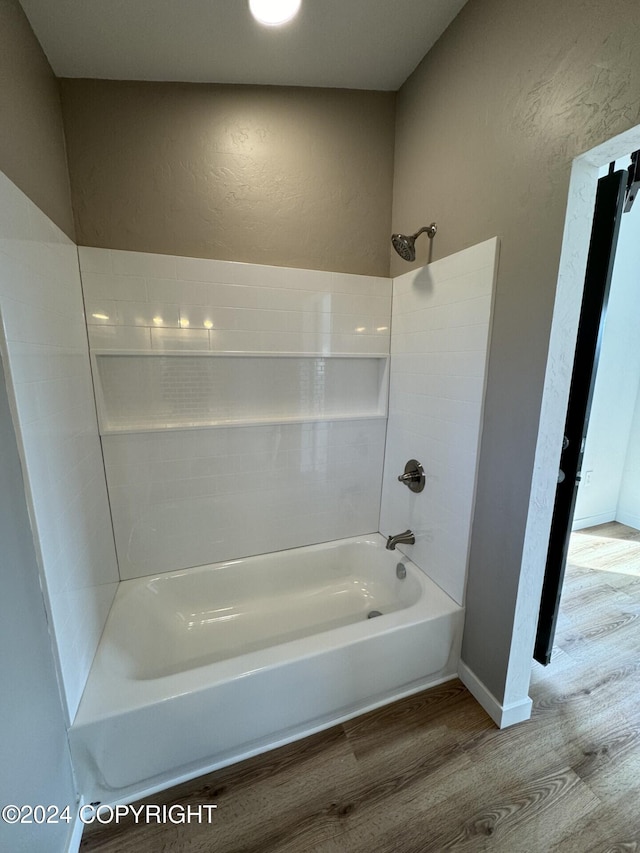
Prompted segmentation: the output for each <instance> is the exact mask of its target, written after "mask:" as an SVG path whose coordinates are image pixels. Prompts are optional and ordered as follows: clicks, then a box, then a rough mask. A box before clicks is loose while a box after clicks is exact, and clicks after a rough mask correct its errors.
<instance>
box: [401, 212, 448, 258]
mask: <svg viewBox="0 0 640 853" xmlns="http://www.w3.org/2000/svg"><path fill="white" fill-rule="evenodd" d="M437 230H438V226H437V225H436V223H435V222H432V223H431V225H425V227H424V228H421V229H420V230H419V231H416V233H415V234H411V235H410V236H409V237H407V235H406V234H392V235H391V242H392V243H393V248H394V249H395V250H396V252H397V253H398V254H399V255H400V257H401V258H403V259H404V260H405V261H415V259H416V237H418V236H419V235H420V234H422V232H423V231H426V232H427V236H428V237H429V238H430V239H431V237H433V235H434V234H435V233H436V231H437Z"/></svg>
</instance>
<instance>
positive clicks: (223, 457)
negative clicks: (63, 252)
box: [79, 247, 391, 579]
mask: <svg viewBox="0 0 640 853" xmlns="http://www.w3.org/2000/svg"><path fill="white" fill-rule="evenodd" d="M79 257H80V266H81V271H82V282H83V288H84V292H85V304H86V314H87V323H88V329H89V339H90V345H91V348H92V350H93V351H94V352H97V353H99V352H101V351H102V352H106V351H108V352H111V353H115V352H123V353H124V352H131V351H134V352H136V353H141V354H144V353H147V354H151V355H152V354H154V353H156V354H158V355H159V354H162V353H167V352H173V353H182V354H183V355H182V359H183V361H182V363H181V364H182V365H183V366H184V368H185V371H184V372H185V374H186V373H189V372H190V371H192V370H194V371H195V369H196V368H197V366H198V365H197V362H194V361H193V359H188V358H186V357H185V354H187V353H194V352H195V353H199V354H201V355H202V354H204V353H207V352H209V353H222V352H224V353H229V352H241V353H246V352H250V353H261V354H268V353H275V354H280V353H282V352H286V353H290V354H294V355H295V354H303V353H304V354H308V353H315V354H319V355H324V356H327V359H326V360H325V362H328V361H329V358H328V357H330V356H331V355H335V354H338V353H339V354H342V355H345V354H346V355H354V356H361V355H363V354H372V355H378V356H386V355H387V354H388V352H389V340H390V313H391V281H390V280H389V279H385V278H376V277H372V276H359V275H350V274H342V273H331V272H322V271H316V270H302V269H290V268H282V267H268V266H260V265H254V264H241V263H233V262H227V261H215V260H206V259H197V258H182V257H173V256H168V255H153V254H143V253H137V252H123V251H114V250H108V249H92V248H86V247H80V249H79ZM239 357H240V356H239ZM239 357H238V358H239ZM103 358H104V357H103ZM178 358H179V357H177V356H176V357H174V362H176V364H177V363H178ZM226 358H227V357H226V356H225V359H226ZM275 361H277V359H273V362H275ZM312 362H313V363H312V364H311V362H310V363H309V364H307V365H306V369H305V370H302V369H300V370H299V372H298V376H297V379H296V381H295V383H294V382H292V381H291V376H295V375H296V374H295V370H292V369H291V364H289V360H287V363H286V364H285V362H282V364H281V370H278V367H277V365H275V366H273V380H272V381H273V382H274V383H276V382H278V381H279V380H278V376H279V374H280V373H282V374H286V375H287V376H288V377H289V380H288V385H287V387H288V388H289V389H290V393H289V396H291V393H293V395H294V396H295V395H307V396H308V395H309V394H310V393H316V388H315V387H313V388H311V387H308V386H307V384H306V383H307V382H308V381H311V382H312V385H313V384H314V382H313V380H314V376H313V372H314V370H315V371H320V372H322V371H323V370H324V369H325V367H326V363H325V364H323V361H322V359H321V358H320V359H316V360H315V361H314V360H312ZM301 363H302V362H301ZM207 367H208V366H207ZM285 367H286V368H287V369H286V370H285V369H284V368H285ZM199 372H200V374H201V376H202V378H203V381H204V379H205V377H204V374H205V373H211V371H209V370H205V369H204V366H203V369H202V370H201V371H199ZM316 378H317V377H316ZM385 383H386V379H385ZM303 385H304V387H303ZM103 390H107V391H109V392H110V393H111V394H112V395H113V387H112V386H111V387H110V388H107V389H103ZM242 390H243V389H240V391H241V392H242ZM275 390H276V389H275V387H274V391H275ZM277 390H278V393H277V394H275V393H274V394H273V397H274V399H281V400H282V401H284V402H286V398H287V396H288V395H287V391H286V389H285V388H284V387H282V388H278V389H277ZM385 390H386V389H385ZM245 391H246V389H245ZM98 393H100V390H99V392H98ZM226 393H227V394H228V395H231V398H232V397H233V392H232V391H229V390H228V389H227V392H226ZM317 393H319V394H320V396H323V389H322V384H321V383H318V386H317ZM348 393H349V392H348V387H347V386H346V385H345V386H344V387H342V388H338V394H343V395H348ZM194 394H195V395H196V396H197V389H196V388H195V387H194ZM220 394H221V395H222V390H221V391H220ZM351 396H354V395H351ZM355 396H357V395H355ZM385 397H386V394H385ZM112 400H113V402H114V403H115V408H116V409H117V408H118V403H119V401H118V400H117V399H114V398H113V396H112ZM229 402H230V403H231V404H233V399H231V400H229V399H227V398H225V399H222V396H220V398H219V408H220V410H221V412H223V414H224V412H226V411H227V408H228V405H229ZM241 402H242V405H243V406H245V405H246V401H245V400H242V401H241ZM385 402H386V400H385ZM350 403H351V400H349V399H348V398H347V397H346V396H345V413H346V415H347V416H349V412H351V413H352V412H353V409H349V406H348V405H347V404H350ZM375 404H376V405H375V408H376V409H377V408H378V401H377V399H376V400H375ZM278 414H279V413H278V412H277V411H276V412H271V414H270V418H269V420H272V421H274V422H273V423H268V424H264V425H255V424H251V423H249V422H247V423H246V424H242V425H233V426H219V427H216V428H206V427H205V428H201V429H186V430H182V429H174V430H165V429H155V430H154V429H150V430H148V431H138V432H135V433H127V432H126V431H124V432H120V433H117V434H116V433H112V434H109V433H108V431H105V434H103V436H102V443H103V450H104V458H105V467H106V472H107V481H108V484H109V494H110V500H111V510H112V516H113V523H114V530H115V537H116V545H117V550H118V559H119V565H120V575H121V577H122V578H123V579H124V578H131V577H138V576H141V575H147V574H151V573H154V572H159V571H169V570H175V569H180V568H186V567H188V566H193V565H201V564H203V563H210V562H217V561H220V560H227V559H234V558H238V557H242V556H247V555H250V554H259V553H263V552H267V551H278V550H284V549H286V548H292V547H296V546H301V545H307V544H311V543H315V542H322V541H327V540H332V539H340V538H343V537H346V536H354V535H358V534H360V533H369V532H371V531H374V530H377V528H378V519H379V510H380V489H381V482H382V460H383V457H384V440H385V429H386V418H385V414H386V405H385V406H384V407H383V408H382V409H381V410H380V411H379V412H378V415H379V417H377V418H376V417H375V416H373V417H369V418H357V417H349V418H348V419H347V420H336V419H334V420H332V419H331V418H332V417H334V418H340V417H342V416H343V415H342V414H341V412H340V407H339V406H336V405H335V400H334V401H333V403H332V410H331V415H330V416H328V417H327V418H326V419H319V420H317V421H313V420H311V421H309V422H306V423H304V422H302V423H287V420H289V414H288V412H287V411H286V410H285V409H284V408H283V410H282V412H281V420H282V422H280V423H278V419H279V418H278ZM135 426H136V424H132V428H135ZM174 426H175V424H174ZM119 428H120V429H121V428H122V423H120V424H119ZM167 532H169V535H167Z"/></svg>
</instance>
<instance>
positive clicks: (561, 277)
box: [503, 125, 640, 705]
mask: <svg viewBox="0 0 640 853" xmlns="http://www.w3.org/2000/svg"><path fill="white" fill-rule="evenodd" d="M638 148H640V125H639V126H637V127H634V128H632V129H630V130H628V131H625V132H624V133H622V134H619V135H618V136H616V137H613V138H612V139H609V140H607V141H606V142H604V143H602V144H601V145H598V146H597V147H596V148H593V149H591V150H590V151H588V152H586V153H585V154H583V155H581V156H580V157H578V158H576V159H575V160H574V162H573V164H572V169H571V179H570V184H569V192H568V199H567V214H566V217H565V225H564V231H563V243H562V252H561V257H560V267H559V274H558V284H557V288H556V297H555V303H554V313H553V320H552V325H551V334H550V338H549V346H548V357H547V369H546V373H545V387H544V393H543V398H542V405H541V409H540V418H539V421H538V438H537V442H536V453H535V462H534V470H533V475H532V479H531V485H530V489H529V506H528V510H527V522H526V530H525V537H524V543H523V551H522V559H521V563H520V572H519V581H518V598H517V602H516V610H515V614H514V622H513V629H512V640H511V646H510V650H509V667H508V672H507V679H506V684H505V691H504V699H503V703H504V704H505V705H512V704H516V703H522V702H523V697H526V696H528V691H529V682H530V679H531V656H532V650H533V646H534V640H535V634H536V626H537V624H538V613H539V607H540V594H541V590H542V581H543V576H544V568H545V558H546V554H547V549H548V543H549V530H550V527H551V516H552V511H553V501H554V496H555V490H556V484H557V477H558V468H559V462H560V449H561V445H562V436H563V428H564V422H565V414H566V409H567V400H568V395H569V385H570V380H571V367H572V364H573V353H574V350H575V342H576V335H577V329H578V320H579V313H580V304H581V300H582V291H583V287H584V276H585V270H586V263H587V253H588V247H589V237H590V233H591V224H592V221H593V212H594V206H595V195H596V186H597V181H598V176H599V170H600V169H601V167H603V166H607V165H608V164H609V163H611V162H612V161H616V160H618V159H620V158H622V157H625V156H626V155H627V154H628V152H629V151H635V150H637V149H638Z"/></svg>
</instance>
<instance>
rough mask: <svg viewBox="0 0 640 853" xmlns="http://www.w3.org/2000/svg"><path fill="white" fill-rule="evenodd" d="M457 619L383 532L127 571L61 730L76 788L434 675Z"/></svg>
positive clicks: (326, 722)
mask: <svg viewBox="0 0 640 853" xmlns="http://www.w3.org/2000/svg"><path fill="white" fill-rule="evenodd" d="M399 562H401V563H402V564H403V565H404V566H405V568H406V578H405V579H404V580H400V579H398V578H397V577H396V566H397V564H398V563H399ZM373 610H377V611H380V612H381V613H382V615H381V616H377V617H375V618H367V616H368V614H369V613H370V612H371V611H373ZM462 619H463V611H462V608H460V607H458V605H456V604H455V603H454V602H453V601H452V600H451V599H450V598H449V597H448V596H447V595H446V594H445V593H444V592H443V591H442V590H441V589H440V588H439V587H438V586H436V585H435V584H434V583H433V582H432V581H431V580H430V579H429V578H428V577H427V576H426V575H425V574H424V573H423V572H421V571H420V570H419V569H418V568H417V567H416V566H414V564H413V563H412V562H411V561H410V560H408V559H407V558H406V557H404V556H403V555H402V554H401V553H400V552H398V551H387V550H385V547H384V539H383V538H382V536H380V535H379V534H372V535H370V536H366V537H359V538H355V539H344V540H340V541H338V542H330V543H327V544H324V545H315V546H311V547H309V548H296V549H293V550H291V551H284V552H279V553H276V554H268V555H264V556H260V557H250V558H248V559H244V560H236V561H233V562H228V563H220V564H217V565H213V566H205V567H199V568H195V569H187V570H185V571H180V572H171V573H167V574H163V575H158V576H156V577H146V578H140V579H136V580H129V581H124V582H123V583H121V584H120V587H119V589H118V592H117V595H116V598H115V601H114V604H113V607H112V610H111V613H110V615H109V619H108V620H107V624H106V627H105V630H104V634H103V636H102V639H101V641H100V646H99V648H98V652H97V654H96V658H95V660H94V663H93V667H92V669H91V673H90V675H89V679H88V682H87V686H86V689H85V692H84V695H83V698H82V702H81V704H80V707H79V709H78V713H77V716H76V719H75V721H74V723H73V726H72V727H71V730H70V743H71V749H72V753H73V757H74V765H75V769H76V773H77V775H78V782H79V785H80V791H81V793H82V795H83V796H84V798H85V801H87V802H93V801H96V800H99V801H101V802H104V803H110V804H114V803H117V802H125V801H130V800H132V799H135V798H137V797H142V796H144V795H146V794H149V793H152V792H154V791H157V790H160V789H162V788H164V787H167V786H168V785H171V784H174V783H176V782H178V781H182V780H184V779H188V778H191V777H194V776H197V775H199V774H201V773H204V772H208V771H209V770H212V769H214V768H216V767H222V766H224V765H226V764H231V763H233V762H234V761H238V760H240V759H242V758H246V757H248V756H250V755H254V754H256V753H258V752H262V751H264V750H266V749H269V748H272V747H274V746H279V745H281V744H283V743H287V742H289V741H291V740H294V739H296V738H299V737H304V736H306V735H308V734H311V733H312V732H315V731H318V730H320V729H323V728H327V727H328V726H331V725H333V724H335V723H338V722H340V721H343V720H345V719H348V718H349V717H353V716H355V715H357V714H359V713H362V712H363V711H366V710H369V709H372V708H375V707H378V706H379V705H382V704H385V703H387V702H390V701H393V700H394V699H397V698H400V697H401V696H406V695H408V694H410V693H412V692H416V691H418V690H422V689H424V688H425V687H428V686H431V685H434V684H437V683H440V682H442V681H444V680H446V679H448V678H451V677H453V676H454V675H455V674H456V671H457V664H458V657H459V648H460V640H461V635H462Z"/></svg>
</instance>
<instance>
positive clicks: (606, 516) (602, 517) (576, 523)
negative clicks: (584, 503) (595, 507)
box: [571, 512, 626, 530]
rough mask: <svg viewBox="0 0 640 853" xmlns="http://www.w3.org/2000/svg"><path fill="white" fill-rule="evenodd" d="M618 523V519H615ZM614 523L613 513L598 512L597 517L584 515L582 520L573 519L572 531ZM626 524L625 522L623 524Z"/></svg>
mask: <svg viewBox="0 0 640 853" xmlns="http://www.w3.org/2000/svg"><path fill="white" fill-rule="evenodd" d="M617 520H618V521H619V520H620V519H617ZM608 521H616V514H615V512H600V513H598V515H585V516H584V518H574V519H573V525H572V527H571V529H572V530H584V528H585V527H595V526H596V524H606V523H607V522H608ZM624 523H625V524H626V522H624Z"/></svg>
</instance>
